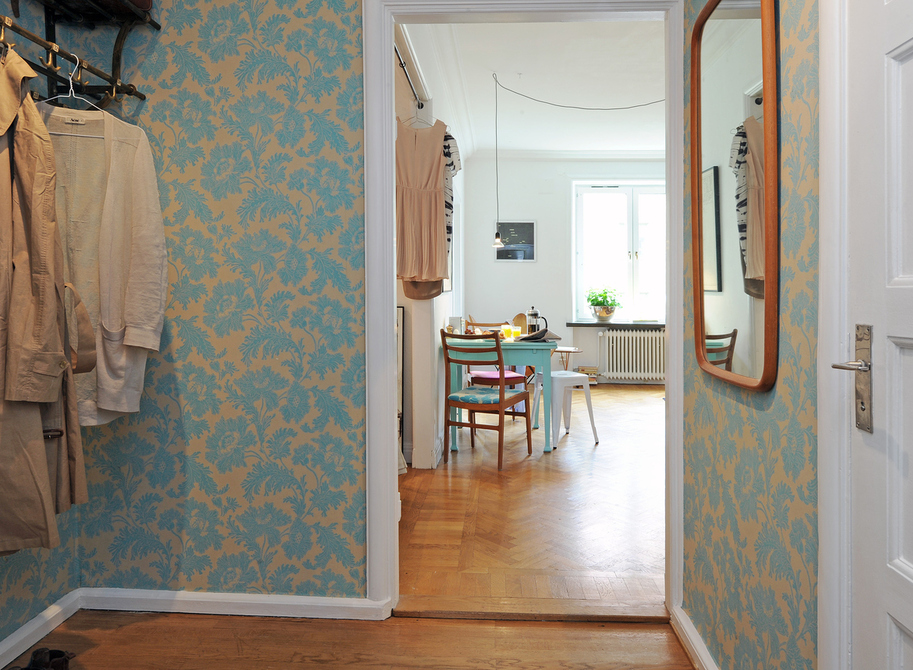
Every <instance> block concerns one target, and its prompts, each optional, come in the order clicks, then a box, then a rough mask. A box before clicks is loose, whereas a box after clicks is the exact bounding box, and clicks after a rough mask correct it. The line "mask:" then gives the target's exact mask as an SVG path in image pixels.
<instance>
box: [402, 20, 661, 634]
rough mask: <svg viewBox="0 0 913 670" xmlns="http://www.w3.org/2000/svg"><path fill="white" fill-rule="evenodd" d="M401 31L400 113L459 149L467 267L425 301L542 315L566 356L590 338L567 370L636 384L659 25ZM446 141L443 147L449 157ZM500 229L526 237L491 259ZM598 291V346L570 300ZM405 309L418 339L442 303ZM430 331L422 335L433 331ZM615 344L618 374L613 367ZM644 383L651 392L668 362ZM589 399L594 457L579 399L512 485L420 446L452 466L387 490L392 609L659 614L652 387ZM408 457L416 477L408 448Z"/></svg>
mask: <svg viewBox="0 0 913 670" xmlns="http://www.w3.org/2000/svg"><path fill="white" fill-rule="evenodd" d="M396 36H397V40H396V43H397V47H398V48H397V57H396V61H395V68H396V76H397V87H396V111H397V117H398V118H400V119H401V120H402V121H403V122H405V123H406V124H408V125H411V126H413V127H415V128H426V129H430V128H431V127H433V126H434V125H435V124H439V123H440V122H441V121H443V122H444V123H446V124H447V132H448V133H452V135H454V136H456V138H457V142H456V143H457V144H458V145H459V146H460V150H459V155H460V158H459V159H458V161H457V166H460V165H462V168H463V169H462V174H461V175H459V177H458V180H457V189H456V190H457V194H456V204H457V207H458V208H459V210H460V211H459V213H460V214H463V216H462V217H460V216H458V217H456V218H457V220H456V222H455V223H456V226H455V229H456V230H455V232H456V235H455V238H456V240H457V242H458V244H459V246H458V248H459V249H461V250H463V251H464V253H463V254H460V256H461V258H460V261H461V262H457V263H455V267H456V270H457V271H456V273H454V277H455V281H454V282H453V289H452V290H453V293H454V294H455V295H452V296H447V295H443V296H441V297H440V298H438V299H436V301H437V302H439V303H446V304H444V305H443V309H444V310H447V308H448V307H449V308H450V310H451V312H450V313H454V314H457V315H460V314H462V315H464V316H465V315H468V314H469V313H475V314H477V315H480V316H482V317H483V320H491V319H494V318H498V319H505V318H510V317H512V316H513V314H514V313H515V312H518V311H522V310H525V309H526V308H528V307H529V306H530V304H538V305H541V306H542V307H543V312H544V313H548V316H550V317H552V318H551V321H550V322H549V323H548V328H549V330H550V331H551V332H552V333H554V334H555V335H557V336H558V337H560V338H561V339H562V340H563V341H562V342H561V344H565V345H572V346H573V345H577V344H581V345H583V343H584V342H586V345H584V346H580V347H576V348H577V352H576V353H575V354H574V356H573V358H574V359H575V360H574V361H573V364H572V367H573V368H579V369H581V370H592V371H593V373H594V374H593V377H594V378H598V379H599V380H600V381H603V382H606V381H618V379H607V378H606V377H608V375H609V370H608V367H607V365H608V361H609V358H610V355H609V351H610V347H611V351H612V354H613V356H614V358H616V359H619V360H616V361H615V363H616V368H618V367H623V368H625V371H626V372H629V373H630V374H629V378H636V372H637V370H636V368H637V367H638V366H640V365H641V363H642V361H641V360H635V359H641V358H643V357H644V354H643V352H640V351H637V352H635V347H634V346H629V345H628V343H625V342H621V341H620V338H619V337H618V336H619V335H626V336H627V337H630V338H631V339H633V338H635V337H636V338H637V339H638V341H641V340H642V341H644V342H646V339H648V336H650V335H653V336H654V339H659V341H660V344H659V346H658V347H656V348H655V350H656V351H658V352H659V358H661V347H662V342H661V341H662V328H663V326H664V324H665V284H666V282H665V268H666V257H665V252H666V239H665V233H666V228H667V225H666V214H667V212H666V206H665V190H664V177H665V173H666V168H665V163H664V153H665V107H664V88H665V80H666V77H665V72H664V68H665V58H664V56H663V52H664V23H663V21H662V20H655V21H638V22H630V21H614V22H587V23H571V22H565V23H535V24H529V23H520V24H515V23H497V24H485V23H472V24H465V23H462V24H443V25H440V24H438V25H427V24H426V25H415V24H410V25H407V26H398V27H397V33H396ZM397 66H398V67H397ZM495 76H497V80H496V79H495ZM502 82H506V83H507V84H509V87H508V86H505V84H504V83H502ZM492 89H494V90H492ZM410 98H411V99H410ZM419 101H420V102H419ZM582 107H583V108H582ZM499 131H500V132H499ZM401 132H402V131H401ZM428 132H430V131H428ZM493 133H494V138H492V134H493ZM499 136H500V139H501V142H500V145H499V144H498V137H499ZM453 144H454V142H452V141H446V140H445V153H448V152H449V151H450V150H451V147H452V145H453ZM654 210H655V211H654ZM651 212H652V215H651ZM505 221H513V222H512V223H510V224H509V225H506V224H504V222H505ZM517 221H521V223H517ZM496 222H501V224H502V225H501V226H498V227H497V230H499V232H500V234H501V235H502V238H503V237H504V235H505V233H507V232H508V229H510V232H511V233H513V232H515V231H513V228H519V227H523V231H521V232H523V233H524V236H523V239H522V240H519V241H517V240H513V239H511V240H506V238H504V239H505V240H506V241H507V242H508V246H507V247H505V248H504V249H498V250H492V249H491V238H493V237H494V232H495V230H496ZM505 226H506V227H505ZM516 236H517V235H514V237H516ZM520 242H522V244H520ZM596 247H602V250H601V251H600V250H598V249H596ZM507 251H510V252H512V253H511V254H508V253H504V252H507ZM514 261H516V262H514ZM606 281H608V282H609V283H610V284H611V287H612V288H614V289H616V290H617V292H618V296H619V298H620V300H621V303H622V305H623V307H622V308H620V310H619V311H620V314H618V315H617V316H616V318H615V319H614V323H613V324H611V325H613V326H614V335H615V337H614V338H613V341H612V343H611V344H609V338H603V337H601V335H602V334H603V332H602V331H603V330H605V326H606V324H602V326H601V327H600V328H599V330H598V331H597V330H592V328H589V327H588V326H597V327H598V326H599V324H598V323H594V319H593V317H592V314H591V313H590V312H589V310H588V309H587V307H586V302H585V300H584V299H583V294H584V293H585V292H586V291H585V288H587V287H591V285H592V286H595V284H594V282H596V283H598V284H599V285H600V286H602V285H603V284H604V283H605V282H606ZM493 286H497V287H500V288H499V289H498V290H492V287H493ZM578 294H579V295H578ZM399 298H400V300H401V301H403V302H406V304H407V308H406V311H407V312H408V313H409V317H411V320H412V321H413V326H414V327H413V329H412V330H411V332H410V334H411V335H413V336H414V337H415V339H416V340H421V339H422V338H423V337H424V336H425V335H427V334H423V333H421V332H416V331H415V327H418V328H419V329H420V328H421V325H420V323H421V322H420V319H421V317H422V312H425V313H428V314H435V313H437V312H440V311H441V305H438V306H435V307H432V308H430V309H428V307H427V306H424V305H421V306H419V305H415V304H414V303H411V302H410V301H408V300H403V295H402V291H400V295H399ZM460 305H465V306H466V309H465V310H463V311H462V312H461V310H460V309H459V306H460ZM436 321H437V319H432V321H431V323H429V324H427V327H428V329H429V330H430V331H431V333H430V334H431V335H432V337H433V336H434V335H435V334H436V330H437V328H439V327H440V326H441V325H442V324H440V323H437V322H436ZM647 321H649V322H650V325H651V328H650V329H649V330H645V329H643V326H644V325H645V324H646V322H647ZM572 324H576V326H573V325H572ZM625 325H627V326H629V328H628V329H626V330H621V329H620V328H621V327H623V326H625ZM635 328H636V331H635ZM597 333H598V334H599V337H598V338H597V337H596V334H597ZM589 340H592V342H590V341H589ZM614 340H619V341H618V342H615V341H614ZM632 344H633V343H632ZM622 346H624V347H627V348H628V349H629V352H628V353H627V354H626V357H627V358H630V360H627V361H624V362H622V361H621V360H620V358H621V356H620V355H619V353H618V352H620V349H621V347H622ZM604 350H605V351H604ZM557 359H558V357H555V360H556V363H557ZM415 367H416V369H417V368H418V367H420V366H415ZM651 372H652V375H651V378H652V379H654V380H655V379H657V378H659V379H662V363H661V361H659V365H658V369H653V370H651ZM599 373H602V375H604V376H602V377H599ZM657 373H658V374H657ZM416 382H417V383H416V387H418V386H419V385H420V384H423V383H427V382H428V376H427V375H426V374H425V373H424V372H423V373H422V374H420V375H418V376H417V377H416ZM433 385H434V384H433V381H432V382H431V383H430V384H429V386H431V387H432V388H433ZM590 394H591V395H592V396H593V399H594V403H593V404H594V409H595V415H596V417H597V420H598V423H599V425H600V428H601V429H602V434H603V439H602V440H601V446H599V448H598V449H594V441H595V440H598V438H597V437H596V427H595V424H594V426H593V434H592V435H590V431H589V426H587V425H586V421H585V420H581V414H580V410H581V409H582V411H583V415H582V416H583V417H584V419H585V417H586V409H583V408H582V407H576V406H577V405H580V404H581V403H579V402H578V403H574V405H575V407H576V409H575V411H574V412H573V414H576V415H577V418H576V419H575V425H576V429H575V431H574V433H573V434H569V435H567V436H566V437H564V431H563V430H562V431H561V433H562V439H561V441H560V442H561V444H560V446H561V447H562V448H561V449H560V451H559V452H558V453H555V454H546V455H545V457H544V458H543V457H542V456H543V455H542V444H541V442H542V440H541V439H538V438H539V437H541V431H539V432H538V433H537V439H536V440H535V445H536V446H535V451H534V455H533V457H531V458H525V450H523V454H521V455H520V456H522V457H524V458H521V459H520V462H514V461H515V460H516V459H513V458H511V457H510V456H509V457H508V462H509V465H508V468H509V469H511V473H510V476H502V475H506V474H507V473H500V474H499V473H497V472H493V470H492V467H491V464H492V462H493V461H491V460H490V458H489V459H486V456H489V457H490V455H491V454H489V453H487V452H488V451H490V449H488V447H490V444H488V443H489V442H491V441H490V440H488V441H484V442H480V441H479V440H477V442H478V444H477V449H476V450H474V451H472V452H469V451H468V441H467V439H465V438H466V435H465V433H466V431H461V432H460V439H459V440H458V443H459V446H460V448H461V450H463V452H464V453H460V454H454V458H453V459H452V461H451V463H450V464H449V465H448V466H442V465H440V464H439V463H438V462H437V460H438V458H439V452H432V456H431V458H430V465H431V466H432V467H433V466H435V465H437V466H438V467H439V468H442V469H443V470H446V472H442V470H441V469H439V470H437V471H436V472H434V471H428V470H412V471H411V472H410V473H409V474H407V475H405V476H404V477H403V478H402V479H401V480H400V493H401V496H402V499H403V502H404V516H403V520H402V523H401V526H400V533H401V544H400V546H401V556H400V565H401V572H400V582H401V589H400V591H401V595H402V600H401V603H400V606H399V607H398V608H397V613H398V614H402V613H407V614H409V615H416V614H420V613H428V612H434V613H436V614H439V613H441V612H443V611H447V612H450V613H451V614H453V613H455V612H460V613H462V614H466V613H467V612H485V613H486V614H489V615H490V614H501V615H510V616H513V615H517V614H522V613H523V612H526V613H536V614H537V615H539V616H542V615H546V614H551V615H554V616H568V615H578V616H582V615H591V616H593V615H595V616H599V615H617V614H618V613H622V614H628V615H630V616H637V617H640V618H643V617H650V616H655V617H657V618H662V617H663V616H664V615H665V610H664V608H663V601H664V589H663V570H664V565H663V563H664V560H663V559H664V548H665V547H664V518H663V511H664V510H663V502H664V493H665V489H664V486H663V474H664V463H663V454H664V437H665V436H664V433H663V430H662V426H663V417H664V407H663V396H664V392H663V388H662V386H661V385H660V386H659V387H653V388H650V387H635V386H624V387H617V388H616V387H607V386H606V385H604V384H603V385H600V386H593V387H592V389H591V390H590ZM573 395H574V396H581V397H582V394H578V393H575V394H573ZM407 396H408V397H410V398H411V401H412V402H411V403H407V406H408V405H410V404H413V403H417V404H421V403H422V400H425V401H426V402H425V403H424V404H425V408H424V409H421V408H418V409H417V411H419V412H424V413H426V414H433V413H434V411H435V409H436V405H438V406H439V404H440V403H439V402H436V399H435V398H434V393H433V392H429V391H427V390H426V391H425V392H424V393H423V392H421V391H420V389H419V388H413V389H409V391H408V392H407ZM426 420H427V417H423V418H422V419H421V421H422V422H425V421H426ZM552 420H553V421H554V417H553V419H552ZM521 423H522V422H521ZM406 425H407V430H408V428H409V427H411V422H410V421H407V424H406ZM416 425H417V424H416ZM518 426H519V424H518V425H517V426H511V427H510V428H509V430H510V432H511V433H517V430H515V428H517V427H518ZM420 428H421V427H420V426H418V425H417V427H416V432H415V433H414V434H413V433H410V434H409V435H408V436H407V443H408V444H409V446H410V447H411V446H412V445H413V444H414V443H417V442H419V441H420V440H419V439H418V438H419V434H418V430H420ZM432 430H433V431H434V432H436V431H435V430H434V428H432ZM514 437H516V438H517V439H518V440H519V442H520V443H522V442H523V436H522V435H518V436H517V435H515V436H514ZM508 440H510V438H508ZM515 441H516V440H515ZM555 446H556V447H557V446H558V445H555ZM413 456H415V458H413ZM407 460H409V462H410V463H414V464H416V461H418V460H422V461H423V462H422V463H421V464H419V467H420V468H421V467H422V466H424V467H428V465H429V460H428V459H427V458H424V459H422V458H421V457H420V456H418V455H417V454H414V453H413V450H412V449H407ZM521 471H522V474H521Z"/></svg>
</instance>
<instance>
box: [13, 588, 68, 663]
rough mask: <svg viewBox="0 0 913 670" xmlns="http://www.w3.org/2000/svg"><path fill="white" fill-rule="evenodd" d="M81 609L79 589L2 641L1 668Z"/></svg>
mask: <svg viewBox="0 0 913 670" xmlns="http://www.w3.org/2000/svg"><path fill="white" fill-rule="evenodd" d="M78 609H79V589H76V590H75V591H71V592H70V593H68V594H67V595H65V596H64V597H63V598H61V599H60V600H58V601H57V602H56V603H54V604H53V605H51V606H50V607H48V608H47V609H46V610H44V611H43V612H42V613H41V614H39V615H38V616H36V617H35V618H34V619H32V620H31V621H29V622H28V623H26V624H24V625H22V626H21V627H20V628H18V629H17V630H16V632H14V633H13V634H12V635H10V636H9V637H7V638H6V639H3V640H0V668H3V667H6V666H7V665H9V664H10V663H12V662H13V661H14V660H16V658H18V657H19V656H20V655H22V654H23V653H24V652H25V651H26V650H28V648H29V647H31V646H32V645H33V644H35V643H36V642H38V640H40V639H41V638H43V637H44V636H45V635H47V634H48V633H50V632H51V631H52V630H54V629H55V628H57V626H59V625H60V624H62V623H63V622H64V621H66V620H67V619H69V618H70V617H71V616H73V615H74V614H75V613H76V611H77V610H78Z"/></svg>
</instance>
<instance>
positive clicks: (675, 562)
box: [363, 0, 713, 667]
mask: <svg viewBox="0 0 913 670" xmlns="http://www.w3.org/2000/svg"><path fill="white" fill-rule="evenodd" d="M363 18H364V22H363V41H364V81H365V86H364V97H365V171H364V175H365V177H364V178H365V272H366V278H365V294H366V295H365V300H366V304H365V319H366V323H367V325H368V326H369V328H368V332H369V333H370V336H369V337H368V338H367V339H366V354H367V375H366V382H367V522H368V528H367V532H368V537H367V541H368V548H367V551H368V568H367V569H368V574H367V579H368V599H369V600H372V601H375V602H381V603H386V604H387V606H388V607H389V609H391V610H392V608H393V607H394V606H395V605H396V602H397V599H398V598H399V552H398V541H397V538H398V518H399V496H398V492H397V458H396V430H395V414H396V407H395V405H394V401H395V393H394V384H395V380H396V352H395V337H394V319H395V313H396V310H395V307H396V290H395V274H394V231H395V225H394V208H395V177H394V175H395V173H394V137H393V129H394V128H395V117H394V111H393V110H394V103H393V90H394V83H393V75H394V72H393V68H392V67H391V66H390V57H389V56H390V54H391V53H392V52H393V25H394V23H397V22H401V23H418V22H426V23H454V22H466V21H486V22H494V21H507V20H510V21H568V20H574V21H590V20H606V19H607V18H616V19H617V18H623V19H628V20H630V19H639V18H654V19H655V18H665V21H666V77H667V81H666V184H667V192H668V194H669V197H668V198H667V202H668V224H667V225H668V229H667V244H668V255H667V259H668V260H667V263H668V267H667V269H668V272H667V291H668V292H667V300H668V311H667V317H666V335H667V338H668V345H669V346H668V347H667V357H668V358H667V365H666V579H665V582H666V606H667V608H668V609H669V610H670V612H671V613H672V616H673V624H675V625H676V627H677V629H678V630H679V634H680V635H682V636H683V639H684V641H685V643H686V646H688V647H689V650H690V651H691V652H692V654H693V656H695V657H697V658H699V659H700V658H706V659H709V655H707V654H706V648H703V644H702V643H701V641H700V638H699V637H698V636H697V634H696V631H695V630H694V627H693V626H691V623H690V621H689V620H688V618H687V616H686V615H685V614H684V612H682V610H681V603H682V570H683V567H682V561H683V558H682V557H683V516H682V513H683V498H682V488H683V469H682V439H683V437H682V435H683V396H684V382H683V369H684V307H683V305H684V298H683V296H684V246H683V239H682V234H683V225H682V224H683V217H684V160H685V151H684V149H685V143H684V44H685V40H684V37H685V36H684V0H364V2H363ZM689 641H690V642H689ZM710 663H711V665H708V666H706V667H713V666H712V661H711V662H710Z"/></svg>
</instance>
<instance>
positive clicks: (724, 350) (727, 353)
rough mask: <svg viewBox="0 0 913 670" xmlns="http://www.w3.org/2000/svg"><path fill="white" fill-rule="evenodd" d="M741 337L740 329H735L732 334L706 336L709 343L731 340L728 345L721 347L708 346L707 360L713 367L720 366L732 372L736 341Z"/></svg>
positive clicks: (706, 348)
mask: <svg viewBox="0 0 913 670" xmlns="http://www.w3.org/2000/svg"><path fill="white" fill-rule="evenodd" d="M738 335H739V329H738V328H733V329H732V332H731V333H724V334H723V335H704V339H705V340H706V341H707V342H710V341H714V342H717V341H720V340H727V339H728V340H729V343H728V344H724V345H720V346H707V345H705V351H706V352H707V360H708V361H710V363H712V364H713V365H718V366H720V367H721V368H723V369H724V370H727V371H728V372H732V359H733V357H734V355H735V340H736V337H738Z"/></svg>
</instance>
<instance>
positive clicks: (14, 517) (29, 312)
mask: <svg viewBox="0 0 913 670" xmlns="http://www.w3.org/2000/svg"><path fill="white" fill-rule="evenodd" d="M35 76H36V74H35V72H34V71H33V70H32V69H31V68H30V67H29V66H28V64H26V63H25V61H24V60H22V58H20V57H19V56H18V55H17V54H16V53H15V52H14V51H12V50H7V52H6V54H5V55H4V56H3V57H0V133H2V136H0V183H2V185H3V188H2V189H0V390H2V393H0V552H3V553H7V552H11V551H17V550H19V549H24V548H28V547H54V546H57V545H58V544H59V543H60V537H59V534H58V531H57V524H56V521H55V518H54V514H55V513H60V512H64V511H66V510H67V509H69V508H70V506H71V505H73V504H77V503H82V502H86V501H87V500H88V494H87V489H86V479H85V467H84V464H83V452H82V441H81V436H80V432H79V421H78V416H77V407H76V394H75V389H74V385H73V374H72V373H73V366H74V365H78V366H79V369H80V370H83V369H86V367H88V366H89V365H90V363H91V361H90V360H89V359H91V355H90V350H92V349H93V348H94V343H93V340H92V338H91V337H86V329H87V328H88V329H89V330H91V328H90V326H89V325H88V322H87V320H85V318H84V319H83V321H82V323H81V324H80V327H79V328H76V329H74V330H77V331H78V332H79V333H81V334H82V336H83V338H82V340H83V341H80V343H79V349H80V350H81V352H82V356H80V358H81V359H82V360H81V361H79V362H78V363H74V364H71V362H70V360H69V357H68V356H67V354H66V352H67V351H68V350H69V349H70V346H69V344H70V343H69V336H68V332H67V321H66V312H65V308H64V291H65V289H64V282H63V249H62V246H61V241H60V234H59V232H58V229H57V223H56V219H55V202H54V193H55V174H54V154H53V148H52V146H51V138H50V136H49V135H48V132H47V130H46V128H45V126H44V124H43V123H42V120H41V117H40V115H39V114H38V111H37V110H36V108H35V103H34V102H33V101H32V99H31V98H30V97H29V95H28V80H29V79H31V78H32V77H35ZM76 303H77V308H78V303H79V301H78V299H77V300H76ZM82 314H83V316H84V317H87V314H85V313H82ZM46 434H47V435H48V439H45V435H46Z"/></svg>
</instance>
